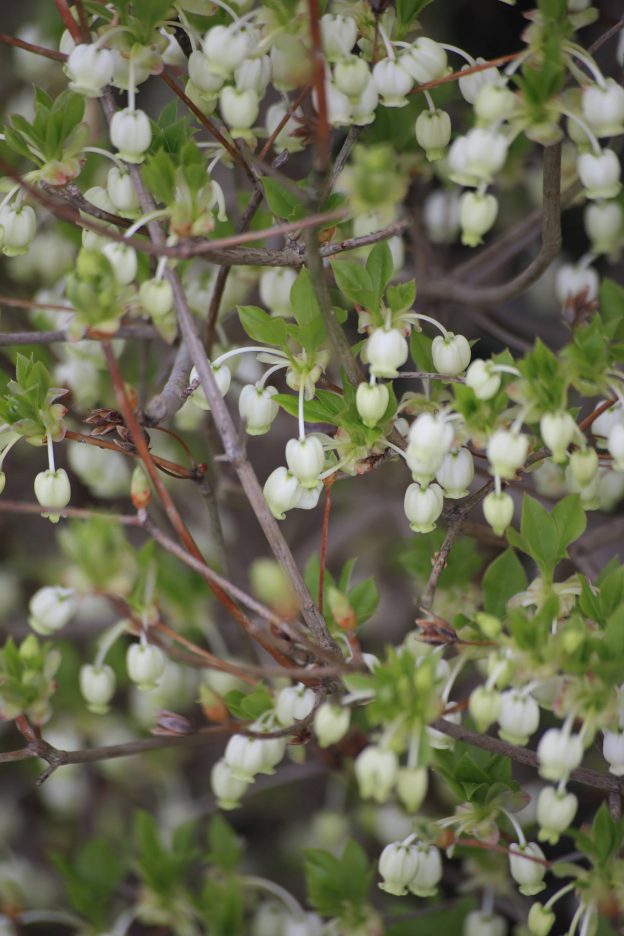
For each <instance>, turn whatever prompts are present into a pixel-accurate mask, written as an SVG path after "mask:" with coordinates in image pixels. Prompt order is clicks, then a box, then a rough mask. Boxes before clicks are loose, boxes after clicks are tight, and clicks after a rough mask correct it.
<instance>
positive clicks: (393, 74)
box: [373, 58, 414, 107]
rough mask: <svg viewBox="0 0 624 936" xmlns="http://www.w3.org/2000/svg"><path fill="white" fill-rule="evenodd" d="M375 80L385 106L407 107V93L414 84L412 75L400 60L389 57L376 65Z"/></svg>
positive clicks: (374, 70)
mask: <svg viewBox="0 0 624 936" xmlns="http://www.w3.org/2000/svg"><path fill="white" fill-rule="evenodd" d="M373 81H374V82H375V85H376V86H377V90H378V91H379V94H380V95H381V99H382V100H381V103H382V104H383V105H384V106H385V107H405V105H406V104H407V95H408V94H409V92H410V91H411V90H412V88H413V86H414V81H413V79H412V77H411V75H408V73H407V72H406V71H405V70H404V69H403V68H401V64H400V62H396V61H393V60H392V59H389V58H386V59H382V60H381V62H377V64H376V65H375V66H374V68H373Z"/></svg>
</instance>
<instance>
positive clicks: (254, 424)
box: [238, 384, 279, 435]
mask: <svg viewBox="0 0 624 936" xmlns="http://www.w3.org/2000/svg"><path fill="white" fill-rule="evenodd" d="M276 393H277V390H276V388H275V387H260V386H258V385H257V384H256V385H255V386H254V385H252V384H247V385H246V386H244V387H243V389H242V390H241V392H240V396H239V398H238V412H239V413H240V416H241V419H242V420H243V421H244V423H245V431H246V432H247V433H248V434H249V435H264V434H265V433H266V432H268V431H269V429H270V428H271V426H272V424H273V420H274V419H275V417H276V416H277V414H278V412H279V406H278V405H277V403H276V402H275V401H274V400H273V397H274V396H275V394H276Z"/></svg>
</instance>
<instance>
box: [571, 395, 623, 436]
mask: <svg viewBox="0 0 624 936" xmlns="http://www.w3.org/2000/svg"><path fill="white" fill-rule="evenodd" d="M614 403H617V397H609V399H608V400H605V401H604V403H601V404H600V406H597V407H596V409H595V410H594V411H593V413H590V414H589V416H586V417H585V419H582V420H581V421H580V423H579V424H578V427H579V429H580V430H581V432H587V430H588V429H591V427H592V425H593V424H594V422H595V420H596V419H598V417H599V416H602V414H603V413H606V411H607V410H608V409H611V407H612V406H613V404H614Z"/></svg>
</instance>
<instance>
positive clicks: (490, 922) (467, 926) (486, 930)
mask: <svg viewBox="0 0 624 936" xmlns="http://www.w3.org/2000/svg"><path fill="white" fill-rule="evenodd" d="M506 932H507V922H506V920H504V919H503V917H500V916H497V915H496V914H492V913H485V912H484V911H483V910H471V911H470V913H468V914H467V915H466V917H465V918H464V928H463V930H462V936H505V933H506Z"/></svg>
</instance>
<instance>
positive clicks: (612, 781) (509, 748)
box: [431, 718, 622, 793]
mask: <svg viewBox="0 0 624 936" xmlns="http://www.w3.org/2000/svg"><path fill="white" fill-rule="evenodd" d="M431 727H432V728H435V730H436V731H441V732H442V734H445V735H448V736H449V737H450V738H455V739H456V740H457V741H465V742H466V744H472V745H473V746H474V747H479V748H482V749H483V750H484V751H491V752H492V753H494V754H502V755H503V756H504V757H508V758H509V759H510V760H513V761H515V762H516V763H518V764H524V765H525V766H527V767H539V761H538V759H537V754H536V753H535V751H529V750H528V749H527V748H524V747H518V746H517V745H515V744H508V742H507V741H501V740H499V739H498V738H491V737H490V736H489V735H483V734H479V733H478V732H477V731H471V730H470V729H469V728H464V727H463V726H462V725H455V724H454V723H453V722H450V721H447V720H446V719H444V718H438V719H437V720H436V721H434V722H433V723H432V725H431ZM570 780H573V781H574V782H576V783H582V784H584V785H585V786H590V787H593V788H594V789H595V790H606V791H612V790H613V791H615V792H617V793H621V792H622V781H621V780H620V779H619V778H618V777H613V776H611V775H610V774H603V773H599V772H598V771H597V770H589V769H588V768H587V767H577V768H576V770H573V771H572V772H571V773H570Z"/></svg>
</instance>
